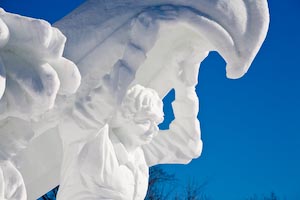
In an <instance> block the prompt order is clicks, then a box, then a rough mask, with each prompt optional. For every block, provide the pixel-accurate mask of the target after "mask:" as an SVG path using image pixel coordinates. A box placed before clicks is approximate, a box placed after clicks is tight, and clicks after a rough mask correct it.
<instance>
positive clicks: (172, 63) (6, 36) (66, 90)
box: [0, 0, 269, 200]
mask: <svg viewBox="0 0 300 200" xmlns="http://www.w3.org/2000/svg"><path fill="white" fill-rule="evenodd" d="M268 23H269V13H268V6H267V2H266V0H254V1H253V0H232V1H226V0H216V1H212V0H190V1H186V0H143V1H137V0H111V1H106V0H88V1H86V3H84V4H83V5H82V6H80V7H79V8H77V9H76V10H75V11H73V12H72V13H70V14H69V15H68V16H66V17H65V18H63V19H62V20H60V21H58V22H57V23H55V24H54V26H55V27H57V28H53V27H51V26H50V25H49V24H48V23H46V22H45V21H42V20H36V19H31V18H25V17H21V16H18V15H14V14H10V13H6V12H5V11H3V10H1V11H0V76H1V78H0V96H2V98H1V100H0V119H1V123H0V153H1V157H0V160H1V165H0V167H1V168H0V181H1V183H0V186H1V187H0V192H1V193H0V197H1V198H8V199H13V196H11V194H15V191H20V192H19V193H18V194H17V195H19V196H18V198H17V199H22V200H23V199H26V194H27V198H28V199H30V200H33V199H36V198H38V197H39V196H42V195H43V194H44V193H46V192H47V191H49V190H50V189H51V188H53V187H55V186H56V185H59V184H61V188H60V191H59V195H58V198H59V199H60V200H69V199H107V198H108V199H143V198H144V196H145V193H146V189H147V177H148V167H149V166H152V165H155V164H159V163H188V162H189V161H190V160H191V159H193V158H196V157H198V156H199V155H200V153H201V149H202V142H201V139H200V127H199V122H198V119H197V114H198V98H197V95H196V93H195V85H196V84H197V77H198V70H199V64H200V63H201V62H202V60H204V59H205V57H206V56H207V55H208V53H209V52H210V51H218V52H219V53H220V55H221V56H222V57H223V58H224V59H225V61H226V62H227V67H226V71H227V77H229V78H239V77H241V76H243V75H244V74H245V73H246V72H247V70H248V68H249V66H250V64H251V62H252V61H253V59H254V57H255V55H256V54H257V52H258V50H259V48H260V46H261V45H262V42H263V41H264V39H265V36H266V33H267V29H268ZM59 30H60V31H61V32H62V33H63V34H64V35H65V36H64V35H63V34H62V33H61V32H60V31H59ZM66 38H67V42H66ZM65 42H66V46H65V48H64V44H65ZM63 51H64V52H63ZM63 53H64V56H62V54H63ZM73 62H74V63H75V64H76V65H77V67H76V65H75V64H74V63H73ZM80 82H81V83H80ZM79 84H80V86H79ZM150 88H151V89H150ZM172 89H174V90H175V101H174V102H173V103H172V107H173V111H174V115H175V120H174V121H173V122H172V123H171V124H170V128H169V130H164V131H161V130H158V133H157V134H155V132H156V130H157V124H158V123H159V122H161V120H162V117H163V113H162V105H161V99H162V98H163V97H164V96H165V95H166V94H167V93H168V92H169V91H170V90H172ZM11 130H12V131H11ZM22 132H24V133H25V136H24V135H22ZM11 133H13V134H11ZM171 138H172V139H171ZM5 141H13V142H12V144H13V145H7V143H6V142H5ZM8 144H9V143H8ZM6 173H9V175H5V174H6ZM2 174H3V175H2ZM10 177H13V179H10ZM22 178H23V180H22ZM8 179H9V180H8ZM11 180H16V181H13V183H12V182H11ZM25 187H26V190H27V192H25ZM16 188H19V189H16ZM1 195H2V196H1Z"/></svg>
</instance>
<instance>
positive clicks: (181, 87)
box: [55, 0, 269, 165]
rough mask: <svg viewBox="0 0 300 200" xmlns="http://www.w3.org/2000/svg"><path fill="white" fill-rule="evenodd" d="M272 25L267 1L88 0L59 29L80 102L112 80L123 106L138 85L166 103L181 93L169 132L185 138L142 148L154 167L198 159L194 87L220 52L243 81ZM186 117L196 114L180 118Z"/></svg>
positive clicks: (229, 74)
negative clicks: (78, 79)
mask: <svg viewBox="0 0 300 200" xmlns="http://www.w3.org/2000/svg"><path fill="white" fill-rule="evenodd" d="M268 24H269V13H268V6H267V2H266V0H257V1H250V0H233V1H225V0H217V1H211V0H202V1H199V0H193V1H184V0H166V1H161V0H151V1H150V0H149V1H137V0H115V1H105V0H102V1H99V0H97V1H96V0H90V1H87V2H86V3H85V4H83V5H82V6H81V7H79V8H78V9H77V10H75V11H74V12H72V13H71V14H70V15H68V16H67V17H65V18H64V19H62V20H61V21H59V22H57V23H56V24H55V26H57V27H59V28H60V29H61V30H62V32H63V33H64V34H65V35H66V36H67V37H68V41H67V48H66V51H65V56H66V57H67V58H70V59H71V60H74V61H75V63H76V64H77V65H78V67H79V70H80V72H81V74H82V80H83V81H82V85H81V87H80V88H79V92H78V94H77V95H78V97H79V98H80V97H85V96H87V95H88V94H89V92H90V91H91V90H93V89H94V88H97V87H99V86H101V85H102V84H103V82H104V81H105V80H106V78H104V77H107V76H108V77H109V79H111V80H112V82H113V83H114V85H113V87H114V91H117V93H118V95H117V97H118V98H119V99H122V95H123V94H124V92H125V91H126V89H127V87H128V86H129V85H133V84H141V85H143V86H146V87H150V88H153V89H155V90H156V91H157V92H158V93H159V95H160V96H161V97H162V98H163V97H164V96H165V95H166V94H167V93H168V92H169V91H170V90H171V89H172V88H174V89H175V93H176V98H175V102H173V109H174V113H175V120H174V121H173V123H172V124H171V126H170V127H171V129H170V130H168V131H167V132H171V133H175V136H174V137H176V135H177V136H178V137H179V138H177V139H176V140H173V141H172V142H171V141H169V139H168V138H170V137H166V138H164V137H165V136H162V137H163V138H161V137H157V138H156V139H155V140H154V142H153V143H152V145H148V146H145V147H144V151H145V152H146V153H145V154H146V157H147V160H148V163H149V165H153V164H156V163H161V162H188V161H189V160H191V159H192V158H194V157H197V156H198V155H199V153H200V152H201V149H202V144H201V141H200V129H199V122H198V120H197V113H198V99H197V96H196V93H195V91H194V89H193V88H194V86H195V85H196V84H197V77H198V70H199V65H200V63H201V61H202V60H203V59H205V57H206V56H207V55H208V52H210V51H217V52H219V53H220V55H221V56H222V57H223V58H224V59H225V61H226V62H227V66H226V71H227V77H228V78H233V79H234V78H239V77H241V76H243V75H244V74H245V73H246V72H247V70H248V69H249V67H250V64H251V62H252V61H253V59H254V57H255V55H256V54H257V52H258V50H259V48H260V46H261V45H262V42H263V41H264V39H265V36H266V33H267V29H268ZM79 48H80V49H81V51H78V49H79ZM184 95H186V97H187V98H186V99H184V97H185V96H184ZM111 102H113V99H112V100H111ZM184 110H188V111H190V112H189V113H186V115H185V116H182V114H181V113H182V112H183V111H184ZM184 121H185V122H184ZM187 127H189V128H187ZM159 135H160V134H159ZM162 135H163V134H162ZM165 135H166V134H165ZM172 137H173V136H172ZM173 139H174V138H173ZM159 140H160V142H159ZM175 141H176V142H178V143H176V142H175ZM166 143H167V144H168V145H167V146H168V149H166V148H165V147H164V145H165V144H166ZM172 144H173V145H172ZM187 144H189V145H190V146H193V147H195V148H194V150H190V149H187V148H186V146H189V145H187ZM179 147H180V148H179ZM176 149H177V150H176ZM178 149H180V150H179V151H180V152H178ZM164 152H165V153H164ZM172 152H173V154H174V155H173V156H171V157H169V158H167V159H163V158H162V157H163V156H164V155H171V154H172ZM184 152H186V153H184ZM175 154H176V155H175ZM178 155H180V156H179V157H180V159H178V160H176V159H175V158H176V157H178Z"/></svg>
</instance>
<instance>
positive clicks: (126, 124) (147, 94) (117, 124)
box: [111, 85, 164, 148]
mask: <svg viewBox="0 0 300 200" xmlns="http://www.w3.org/2000/svg"><path fill="white" fill-rule="evenodd" d="M163 119H164V113H163V102H162V100H161V99H160V97H159V96H158V94H157V92H156V91H155V90H153V89H150V88H145V87H143V86H141V85H135V86H133V87H132V88H131V89H129V90H128V91H127V93H126V95H125V97H124V99H123V101H122V104H121V108H120V110H119V111H118V112H117V113H116V116H115V117H114V119H113V120H112V125H111V126H112V129H113V132H114V133H115V134H116V136H117V137H118V138H119V140H120V141H121V142H122V143H123V144H124V146H125V147H126V148H127V147H128V148H136V147H138V146H141V145H143V144H147V143H149V142H150V141H151V140H152V139H153V137H154V136H155V135H156V134H157V132H158V130H159V128H158V124H160V123H161V122H162V121H163Z"/></svg>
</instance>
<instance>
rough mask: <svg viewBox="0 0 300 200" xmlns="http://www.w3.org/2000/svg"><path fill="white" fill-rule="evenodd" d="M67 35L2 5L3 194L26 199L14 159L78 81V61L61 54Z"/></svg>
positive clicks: (0, 181)
mask: <svg viewBox="0 0 300 200" xmlns="http://www.w3.org/2000/svg"><path fill="white" fill-rule="evenodd" d="M65 41H66V38H65V36H64V35H63V34H62V33H61V32H60V31H59V30H58V29H57V28H53V27H51V25H50V24H49V23H47V22H45V21H43V20H37V19H32V18H27V17H22V16H19V15H15V14H11V13H7V12H5V11H4V10H3V9H1V8H0V76H1V77H0V97H1V100H0V138H1V139H0V174H1V175H0V199H9V200H10V199H16V200H20V199H26V191H25V186H24V183H23V179H22V176H21V174H20V173H19V172H18V170H17V169H16V167H15V162H14V161H13V159H14V158H15V157H16V155H17V154H18V153H19V152H20V151H21V150H22V149H24V148H26V147H27V145H28V144H29V143H30V140H32V139H34V138H35V137H37V134H38V131H37V130H36V129H35V128H34V125H33V124H34V123H39V121H42V119H43V118H44V117H45V116H46V115H47V112H49V110H51V109H53V107H54V102H55V100H56V97H57V95H70V94H72V93H74V92H75V91H76V90H77V88H78V87H79V84H80V79H81V76H80V73H79V71H78V69H77V67H76V65H75V64H74V63H73V62H72V61H70V60H67V59H66V58H64V57H62V53H63V49H64V44H65ZM56 107H57V106H56ZM57 120H58V119H57ZM44 128H46V126H44ZM35 133H36V134H35ZM32 173H34V170H33V171H32Z"/></svg>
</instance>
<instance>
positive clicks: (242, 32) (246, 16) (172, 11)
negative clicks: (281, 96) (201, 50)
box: [106, 0, 269, 79]
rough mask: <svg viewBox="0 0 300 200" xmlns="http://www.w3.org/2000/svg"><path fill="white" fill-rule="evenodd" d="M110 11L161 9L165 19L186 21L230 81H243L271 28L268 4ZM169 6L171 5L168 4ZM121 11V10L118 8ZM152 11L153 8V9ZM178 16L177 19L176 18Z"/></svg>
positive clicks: (179, 4)
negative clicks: (218, 58)
mask: <svg viewBox="0 0 300 200" xmlns="http://www.w3.org/2000/svg"><path fill="white" fill-rule="evenodd" d="M106 3H107V7H108V8H109V9H113V8H114V7H115V8H117V9H121V8H120V7H122V6H124V7H125V6H129V7H130V6H131V4H132V6H135V7H136V6H139V5H141V6H145V9H144V10H145V11H146V12H147V10H149V6H152V5H154V6H153V7H152V8H153V9H158V10H159V11H160V14H162V13H164V15H165V16H164V18H165V19H168V16H171V18H170V19H172V18H173V19H176V20H178V21H185V22H187V23H188V24H190V25H192V26H193V27H194V28H196V29H198V31H199V33H200V35H202V36H204V37H206V38H207V39H208V41H209V42H210V43H211V44H212V47H213V48H212V49H210V50H216V51H218V52H219V53H220V54H221V55H222V57H223V58H224V59H225V61H226V62H227V66H226V71H227V77H228V78H233V79H235V78H240V77H242V76H243V75H244V74H245V73H246V72H247V71H248V69H249V67H250V65H251V63H252V61H253V60H254V57H255V56H256V54H257V53H258V51H259V49H260V47H261V45H262V43H263V41H264V40H265V37H266V34H267V31H268V26H269V10H268V4H267V1H266V0H256V1H253V0H232V1H227V0H216V1H211V0H202V1H199V0H193V1H184V0H166V1H163V2H162V1H160V0H154V1H151V2H150V1H143V2H139V1H136V0H131V1H130V0H127V1H122V2H121V1H119V0H117V2H115V1H114V5H112V4H110V3H109V2H108V1H106ZM168 3H170V4H168ZM118 7H119V8H118ZM150 9H151V7H150ZM176 15H177V16H176Z"/></svg>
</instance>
